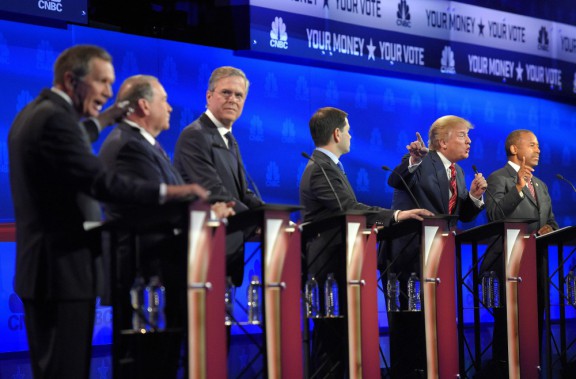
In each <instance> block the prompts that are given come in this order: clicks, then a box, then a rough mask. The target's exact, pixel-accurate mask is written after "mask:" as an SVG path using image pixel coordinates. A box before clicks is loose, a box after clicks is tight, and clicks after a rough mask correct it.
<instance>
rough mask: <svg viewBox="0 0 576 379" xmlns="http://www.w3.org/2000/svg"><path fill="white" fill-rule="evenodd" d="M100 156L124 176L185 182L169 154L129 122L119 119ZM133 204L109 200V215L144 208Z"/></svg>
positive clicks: (121, 214)
mask: <svg viewBox="0 0 576 379" xmlns="http://www.w3.org/2000/svg"><path fill="white" fill-rule="evenodd" d="M99 156H100V158H101V159H102V161H103V162H104V164H105V165H106V167H108V168H109V169H110V170H113V171H115V172H116V173H119V174H121V175H123V176H126V177H129V178H132V179H135V180H145V181H147V182H150V183H155V184H156V185H157V186H159V185H160V183H164V184H168V185H180V184H184V180H183V179H182V177H181V176H180V173H179V172H178V171H177V170H176V169H175V168H174V166H172V162H170V160H169V158H168V157H166V156H164V155H163V154H162V152H161V151H160V150H158V149H157V148H155V147H153V146H152V145H151V144H150V142H148V140H146V138H144V136H143V135H142V134H141V133H140V131H139V130H138V129H137V128H135V127H132V126H130V125H129V124H127V123H124V122H121V123H119V124H118V125H117V126H116V128H114V130H112V132H110V134H109V135H108V137H106V140H104V143H103V144H102V147H101V148H100V152H99ZM141 208H142V207H137V206H135V205H133V204H117V203H109V204H106V206H105V210H106V216H107V218H109V219H116V218H118V217H122V216H124V217H125V216H129V215H130V214H132V213H133V212H134V211H135V210H137V209H141Z"/></svg>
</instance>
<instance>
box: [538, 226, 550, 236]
mask: <svg viewBox="0 0 576 379" xmlns="http://www.w3.org/2000/svg"><path fill="white" fill-rule="evenodd" d="M553 230H554V229H552V227H551V226H550V225H548V224H546V225H544V226H543V227H541V228H540V229H539V230H538V235H539V236H543V235H544V234H548V233H550V232H552V231H553Z"/></svg>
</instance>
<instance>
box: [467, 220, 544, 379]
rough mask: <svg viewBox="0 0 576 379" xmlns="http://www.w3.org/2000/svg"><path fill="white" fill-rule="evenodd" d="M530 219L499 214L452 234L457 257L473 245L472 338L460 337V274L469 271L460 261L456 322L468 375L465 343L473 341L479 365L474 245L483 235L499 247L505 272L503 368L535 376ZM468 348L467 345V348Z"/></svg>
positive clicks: (534, 287) (511, 373) (535, 311)
mask: <svg viewBox="0 0 576 379" xmlns="http://www.w3.org/2000/svg"><path fill="white" fill-rule="evenodd" d="M530 222H533V220H519V219H518V220H515V219H511V220H502V221H494V222H491V223H488V224H486V225H482V226H479V227H476V228H472V229H469V230H466V231H463V232H460V233H458V234H457V235H456V244H457V256H458V260H459V262H462V246H463V245H465V244H470V245H471V246H472V256H473V257H472V261H473V265H472V270H473V273H472V275H473V293H474V321H473V323H474V343H473V344H469V343H468V340H467V339H466V338H465V334H464V328H465V320H464V313H463V312H464V309H463V292H462V288H463V287H465V286H466V283H465V281H464V279H465V278H466V277H467V276H468V275H469V274H470V273H466V274H463V273H462V267H461V264H459V265H458V266H457V269H458V280H459V283H458V286H457V288H458V300H459V304H461V306H460V307H459V309H458V327H459V336H460V341H461V344H460V354H459V355H460V362H461V365H462V366H461V368H460V371H461V373H462V374H464V375H466V376H467V372H468V369H467V368H466V367H464V366H463V364H464V362H465V348H466V347H469V346H471V345H474V346H475V348H474V351H475V355H474V357H472V361H473V365H474V366H475V368H476V369H477V370H478V369H480V367H481V361H482V358H481V355H482V351H481V346H480V314H479V313H480V300H479V296H478V284H479V280H478V272H477V265H478V245H479V244H481V243H485V242H487V241H492V242H493V248H495V249H497V251H501V252H502V254H501V257H500V261H499V262H497V263H496V264H497V265H500V267H501V268H502V272H503V273H504V278H500V282H501V283H502V284H503V285H505V299H506V301H505V309H506V319H507V322H506V327H507V341H508V373H509V377H510V378H519V377H520V376H521V377H522V378H538V377H539V370H540V363H539V362H540V357H539V341H538V307H537V296H536V293H537V275H536V239H535V237H534V236H533V235H531V234H529V233H528V232H527V230H528V224H529V223H530ZM467 351H470V349H468V350H467Z"/></svg>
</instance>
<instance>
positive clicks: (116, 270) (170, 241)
mask: <svg viewBox="0 0 576 379" xmlns="http://www.w3.org/2000/svg"><path fill="white" fill-rule="evenodd" d="M209 207H210V206H209V204H207V203H202V202H200V201H197V202H194V203H187V202H174V203H168V204H164V205H159V206H153V207H143V208H139V209H137V210H135V211H134V213H133V214H132V215H131V216H130V217H125V218H119V219H117V220H114V221H109V222H106V223H104V224H102V226H100V227H98V228H94V229H92V230H91V234H93V235H94V236H96V235H100V234H101V235H102V241H103V244H104V245H106V244H108V247H107V248H104V249H103V250H104V251H105V252H107V253H106V254H103V257H102V260H103V266H104V268H105V272H104V275H108V276H109V283H110V287H109V290H110V293H109V294H107V295H109V299H108V301H109V302H110V303H111V304H112V306H113V310H112V323H113V325H112V371H113V376H114V377H118V378H139V379H143V378H155V377H159V376H162V375H164V376H167V377H169V376H172V375H175V374H176V371H177V369H178V361H179V355H180V350H181V345H182V343H183V342H184V341H183V338H184V335H185V331H184V329H185V322H186V321H185V320H186V319H185V314H186V312H185V306H183V307H182V308H181V309H179V308H178V307H179V305H178V302H179V301H180V299H181V298H184V297H185V293H186V290H185V288H186V279H185V276H186V273H185V271H184V270H181V271H180V270H177V271H176V272H175V271H172V270H169V271H167V272H164V271H163V275H164V277H163V279H164V280H165V283H166V281H167V282H170V287H169V286H168V284H167V283H166V293H167V294H166V298H167V299H168V298H169V297H170V300H169V301H170V303H171V304H172V311H171V312H172V313H171V315H173V316H175V317H173V318H172V319H170V320H168V323H167V324H168V325H167V327H166V328H165V329H163V330H154V331H149V330H133V329H132V328H131V325H130V319H131V317H132V309H131V307H130V304H129V302H128V293H129V290H130V286H131V284H132V282H133V281H134V278H135V276H136V275H137V274H138V273H141V272H142V270H143V268H144V266H146V265H144V264H143V263H142V262H143V261H144V260H147V259H148V258H149V257H148V258H147V259H144V257H143V256H142V254H143V250H146V251H148V250H147V249H149V251H154V252H155V254H156V256H155V257H154V258H153V259H156V260H159V261H169V262H170V264H171V265H174V266H172V267H171V268H173V267H176V266H177V265H178V264H180V263H182V264H181V265H180V266H182V265H184V264H185V263H184V262H186V255H185V252H186V249H185V243H184V242H185V239H186V238H188V237H190V238H192V237H191V235H190V234H186V232H187V229H188V228H189V226H190V225H189V224H188V215H189V214H190V213H191V212H192V210H193V209H203V210H204V211H206V212H209ZM222 235H223V234H222ZM94 238H96V237H94ZM156 244H158V245H156ZM158 246H162V247H161V248H160V247H158ZM166 246H170V249H169V250H165V248H166ZM160 252H161V255H162V256H159V253H160ZM221 255H222V256H223V252H222V253H221ZM168 256H169V257H168ZM222 259H223V258H222ZM148 263H149V262H148V261H147V264H148ZM154 275H156V273H154ZM222 293H223V292H222ZM106 297H108V296H106V295H104V298H106ZM221 298H223V295H222V297H221ZM142 316H143V315H141V317H142ZM176 319H178V320H179V321H175V322H177V323H178V325H174V324H171V322H172V320H176ZM223 319H224V315H223V314H222V318H221V320H223ZM224 349H225V344H224Z"/></svg>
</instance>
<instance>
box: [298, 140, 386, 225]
mask: <svg viewBox="0 0 576 379" xmlns="http://www.w3.org/2000/svg"><path fill="white" fill-rule="evenodd" d="M312 157H313V158H314V160H315V161H316V162H317V164H316V163H314V162H312V161H310V162H308V165H307V166H306V169H305V170H304V173H303V174H302V179H301V180H300V204H301V205H302V206H303V207H304V210H303V211H302V219H303V221H304V222H309V221H312V222H313V221H317V220H321V219H324V218H327V217H330V216H333V215H336V214H338V213H341V212H342V211H344V212H345V211H351V210H358V211H367V212H370V213H368V214H367V223H368V225H373V224H374V223H375V222H376V221H380V222H382V223H383V224H384V225H389V224H390V223H391V222H393V220H394V211H391V210H389V209H385V208H381V207H376V206H370V205H366V204H362V203H360V202H358V200H357V199H356V195H355V194H354V190H353V189H352V186H351V185H350V182H349V181H348V178H347V177H346V175H345V174H344V173H342V171H340V169H339V168H338V166H337V165H336V164H335V163H334V162H333V161H332V159H330V157H329V156H327V155H326V154H324V153H323V152H321V151H318V150H315V151H314V152H313V153H312ZM320 165H321V166H322V167H323V168H324V171H325V172H326V175H327V176H328V180H330V182H331V183H332V186H333V187H334V192H336V194H337V195H338V199H339V200H340V203H341V204H342V210H341V209H340V206H339V204H338V200H337V199H336V196H335V194H334V192H333V191H332V189H331V188H330V185H329V183H328V181H327V180H326V177H325V176H324V174H323V173H322V170H321V168H320Z"/></svg>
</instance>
